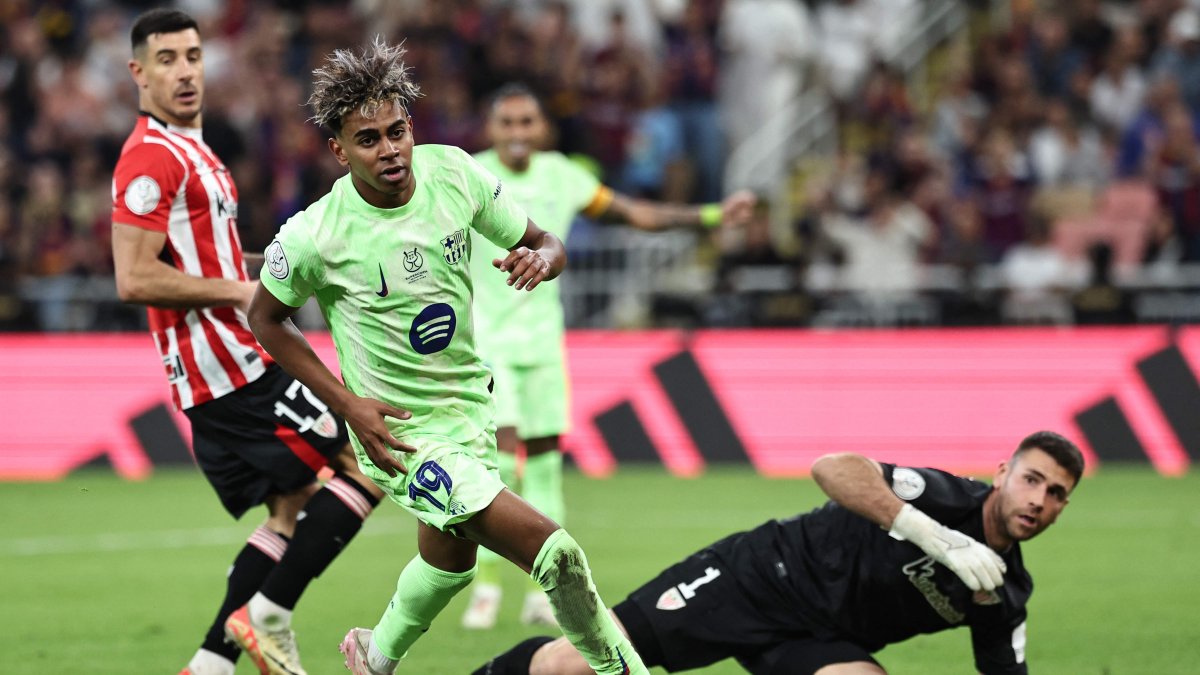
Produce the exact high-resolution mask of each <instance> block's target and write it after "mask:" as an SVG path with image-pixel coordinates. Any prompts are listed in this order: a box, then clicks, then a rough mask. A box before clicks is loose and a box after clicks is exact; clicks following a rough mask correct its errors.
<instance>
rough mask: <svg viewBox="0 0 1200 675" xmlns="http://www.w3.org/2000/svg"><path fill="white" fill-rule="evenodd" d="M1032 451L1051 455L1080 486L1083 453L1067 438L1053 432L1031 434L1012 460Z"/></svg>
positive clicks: (1023, 441)
mask: <svg viewBox="0 0 1200 675" xmlns="http://www.w3.org/2000/svg"><path fill="white" fill-rule="evenodd" d="M1030 450H1041V451H1042V452H1044V453H1046V454H1047V455H1050V456H1051V457H1052V458H1054V461H1055V462H1058V465H1059V466H1061V467H1062V468H1064V469H1066V470H1067V473H1069V474H1071V477H1073V478H1074V479H1075V485H1079V479H1080V478H1082V477H1083V453H1082V452H1080V451H1079V448H1078V447H1077V446H1076V445H1075V444H1074V443H1072V442H1071V441H1070V440H1068V439H1067V437H1065V436H1063V435H1062V434H1057V433H1055V432H1053V431H1037V432H1034V433H1032V434H1029V435H1028V436H1026V437H1025V438H1024V439H1023V440H1022V441H1021V444H1020V445H1018V446H1017V449H1016V450H1015V451H1014V452H1013V454H1012V460H1014V461H1015V460H1016V459H1017V457H1020V456H1021V455H1022V454H1024V453H1026V452H1028V451H1030ZM1072 489H1074V486H1072Z"/></svg>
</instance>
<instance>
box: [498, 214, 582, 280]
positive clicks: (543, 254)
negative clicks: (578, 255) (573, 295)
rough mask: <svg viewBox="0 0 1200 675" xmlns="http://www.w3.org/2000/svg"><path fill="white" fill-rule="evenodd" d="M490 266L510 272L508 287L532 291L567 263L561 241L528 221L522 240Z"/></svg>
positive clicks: (565, 252)
mask: <svg viewBox="0 0 1200 675" xmlns="http://www.w3.org/2000/svg"><path fill="white" fill-rule="evenodd" d="M492 265H493V266H494V267H495V268H496V269H498V270H500V271H501V272H508V273H509V274H508V285H509V286H512V287H513V288H514V289H516V290H518V291H519V290H521V289H525V290H527V291H532V290H533V289H534V288H535V287H537V285H538V284H540V283H541V282H543V281H549V280H551V279H554V278H555V277H557V276H558V275H559V274H562V271H563V268H564V267H566V265H567V249H566V248H565V247H564V246H563V243H562V240H560V239H559V238H558V237H556V236H554V235H553V234H550V233H549V232H547V231H545V230H543V229H542V228H540V227H538V226H537V225H536V224H535V223H534V222H533V221H532V220H529V221H527V222H526V225H525V234H523V235H521V240H520V241H518V242H517V243H516V244H515V245H514V246H513V247H512V248H511V249H509V253H508V255H507V256H506V257H505V258H503V259H500V258H496V259H494V260H492Z"/></svg>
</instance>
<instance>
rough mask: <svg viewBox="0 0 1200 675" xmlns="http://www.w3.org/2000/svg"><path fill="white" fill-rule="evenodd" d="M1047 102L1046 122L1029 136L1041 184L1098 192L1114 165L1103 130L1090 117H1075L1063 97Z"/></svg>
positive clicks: (1035, 173) (1033, 164)
mask: <svg viewBox="0 0 1200 675" xmlns="http://www.w3.org/2000/svg"><path fill="white" fill-rule="evenodd" d="M1045 105H1046V113H1045V115H1046V116H1045V122H1044V123H1043V124H1042V126H1040V127H1039V128H1038V129H1036V130H1035V131H1034V132H1033V135H1032V136H1031V137H1030V139H1029V160H1030V164H1031V165H1032V168H1033V174H1034V176H1035V177H1036V180H1037V184H1038V186H1039V187H1040V188H1043V189H1045V188H1051V189H1068V190H1070V189H1077V190H1083V191H1086V192H1089V193H1095V192H1098V191H1099V190H1100V189H1101V188H1102V187H1104V186H1105V185H1106V184H1107V183H1108V181H1109V166H1110V162H1109V159H1108V157H1107V156H1106V154H1105V151H1104V143H1103V140H1102V139H1101V136H1100V133H1099V132H1098V131H1097V130H1096V129H1095V127H1093V126H1092V125H1091V124H1089V123H1088V122H1087V120H1085V119H1078V118H1075V117H1074V116H1073V115H1072V113H1071V108H1070V107H1069V106H1068V105H1067V102H1066V101H1064V100H1063V99H1061V98H1055V99H1051V100H1049V101H1047V102H1046V104H1045Z"/></svg>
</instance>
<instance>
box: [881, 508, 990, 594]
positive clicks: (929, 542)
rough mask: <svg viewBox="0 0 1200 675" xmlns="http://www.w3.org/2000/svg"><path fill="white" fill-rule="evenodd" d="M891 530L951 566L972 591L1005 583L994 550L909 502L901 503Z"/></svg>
mask: <svg viewBox="0 0 1200 675" xmlns="http://www.w3.org/2000/svg"><path fill="white" fill-rule="evenodd" d="M891 531H892V534H894V535H898V536H899V537H901V538H903V539H907V540H908V541H911V542H912V543H914V544H916V545H917V546H918V547H920V549H921V550H922V551H924V552H925V553H927V554H928V555H929V556H930V557H932V558H933V559H934V560H936V561H938V562H940V563H941V564H943V565H945V566H946V567H948V568H950V571H951V572H954V573H955V574H957V575H958V578H959V579H962V580H963V583H964V584H966V585H967V588H970V589H971V590H973V591H980V590H982V591H991V590H995V589H996V588H997V587H999V586H1001V585H1003V584H1004V573H1005V572H1007V571H1008V567H1007V566H1006V565H1005V564H1004V560H1003V559H1002V558H1001V557H1000V556H999V555H997V554H996V552H995V551H993V550H992V549H991V548H989V547H987V546H986V545H984V544H981V543H979V542H978V541H975V540H974V539H972V538H971V537H968V536H967V535H965V534H963V533H962V532H959V531H958V530H954V529H951V528H949V527H946V526H945V525H942V524H941V523H939V522H937V521H936V520H934V519H933V518H930V517H929V516H928V515H926V514H924V513H922V512H921V511H920V510H919V509H917V508H916V507H914V506H913V505H912V504H905V505H904V506H903V507H901V509H900V513H898V514H897V515H896V519H895V520H894V521H892V530H891Z"/></svg>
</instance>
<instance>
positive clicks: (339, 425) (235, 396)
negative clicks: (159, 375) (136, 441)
mask: <svg viewBox="0 0 1200 675" xmlns="http://www.w3.org/2000/svg"><path fill="white" fill-rule="evenodd" d="M184 413H185V414H186V415H187V416H188V419H189V420H191V423H192V448H193V450H194V452H195V455H196V463H197V464H199V465H200V468H201V469H202V470H203V471H204V475H205V477H207V478H208V482H209V483H211V484H212V486H213V488H214V489H215V490H216V491H217V496H218V497H220V499H221V503H222V504H223V505H224V506H225V509H226V510H227V511H229V513H230V514H232V515H233V517H234V518H241V517H242V514H243V513H245V512H246V511H247V510H249V509H250V508H251V507H253V506H257V505H258V504H261V503H262V502H263V500H264V499H266V497H267V495H271V494H280V493H285V492H291V491H293V490H297V489H299V488H302V487H304V486H305V485H308V484H309V483H312V482H313V481H314V480H316V476H317V472H318V471H320V470H321V468H322V467H324V466H325V465H326V464H328V463H329V459H330V458H331V457H333V456H335V455H337V454H338V452H340V451H341V449H342V448H343V447H345V445H346V443H348V442H349V436H348V435H347V433H346V425H345V423H344V422H343V421H342V420H341V418H339V417H338V416H337V415H334V414H333V412H331V411H329V410H328V408H327V407H326V406H325V404H324V403H321V402H320V401H319V400H318V399H317V398H316V397H315V396H313V394H312V393H311V392H309V390H308V388H307V387H304V386H303V385H301V384H300V383H299V382H297V381H296V380H295V379H294V378H293V377H292V376H291V375H288V374H287V373H286V372H285V371H284V370H283V368H280V367H279V366H278V365H275V364H271V365H270V366H268V367H267V372H265V373H264V374H263V375H262V377H260V378H258V379H257V380H255V381H254V382H251V383H250V384H248V385H246V386H244V387H242V388H241V389H238V390H237V391H235V392H233V393H231V394H226V395H225V396H222V397H221V398H218V399H215V400H212V401H208V402H206V403H201V404H200V405H198V406H194V407H192V408H189V409H188V410H185V411H184Z"/></svg>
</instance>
